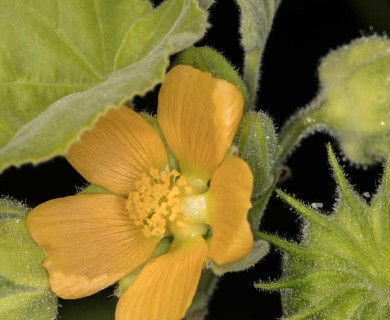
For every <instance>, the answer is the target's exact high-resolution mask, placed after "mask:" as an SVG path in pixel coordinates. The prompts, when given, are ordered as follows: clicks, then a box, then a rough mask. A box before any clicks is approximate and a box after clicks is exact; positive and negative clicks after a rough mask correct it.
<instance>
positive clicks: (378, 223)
mask: <svg viewBox="0 0 390 320" xmlns="http://www.w3.org/2000/svg"><path fill="white" fill-rule="evenodd" d="M328 156H329V162H330V164H331V167H332V170H333V174H334V177H335V180H336V183H337V188H338V197H337V199H336V205H335V206H334V207H333V212H332V213H330V214H324V213H323V212H320V211H319V210H317V209H315V208H314V207H312V206H309V205H306V204H304V203H302V202H300V201H298V200H296V199H294V198H293V197H291V196H289V195H287V194H286V193H284V192H282V191H280V190H279V191H278V194H279V196H280V197H281V198H282V199H283V200H284V201H285V202H287V203H288V204H289V205H290V206H291V207H292V208H294V210H295V211H297V212H298V213H299V214H300V215H301V216H302V217H303V221H304V225H303V232H302V236H301V241H300V244H296V243H292V242H290V241H287V240H284V239H281V238H279V237H277V236H272V235H268V234H264V233H263V234H259V235H260V237H261V238H262V239H264V240H267V241H269V242H271V243H273V244H274V245H276V246H277V247H279V248H280V249H282V250H283V251H284V252H285V254H284V258H283V276H282V279H281V280H277V281H273V282H269V283H259V284H257V285H256V287H257V288H260V289H262V290H277V291H280V292H281V295H282V301H283V311H284V314H285V319H324V320H328V319H329V320H331V319H351V320H354V319H356V320H357V319H387V318H389V317H390V300H389V299H388V292H390V276H389V273H388V270H390V206H389V204H390V196H389V195H390V157H388V160H387V163H386V168H385V173H384V175H383V178H382V182H381V185H380V187H379V188H378V192H377V194H376V195H375V196H374V197H373V200H372V201H371V203H368V202H367V200H366V199H365V198H363V197H362V196H360V195H359V194H357V193H356V192H355V191H354V190H353V188H352V186H351V184H350V183H349V182H348V180H347V179H346V177H345V174H344V173H343V170H342V169H341V167H340V165H339V164H338V161H337V160H336V157H335V155H334V153H333V151H332V149H331V148H330V147H328Z"/></svg>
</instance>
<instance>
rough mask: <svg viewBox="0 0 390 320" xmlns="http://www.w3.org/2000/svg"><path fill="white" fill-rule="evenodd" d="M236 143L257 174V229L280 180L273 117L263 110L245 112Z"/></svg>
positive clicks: (252, 220) (254, 222) (254, 213)
mask: <svg viewBox="0 0 390 320" xmlns="http://www.w3.org/2000/svg"><path fill="white" fill-rule="evenodd" d="M235 143H236V145H237V147H238V151H237V153H238V156H239V157H240V158H241V159H243V160H245V161H246V162H247V163H248V165H249V167H250V168H251V171H252V174H253V178H254V186H253V195H252V202H253V207H252V209H251V210H250V212H249V215H248V219H249V221H250V223H251V225H252V228H253V230H257V228H258V224H259V222H260V218H261V216H262V214H263V211H264V209H265V206H266V204H267V202H268V197H269V195H270V193H271V192H272V190H273V188H274V186H275V183H276V179H277V163H278V162H277V158H278V155H279V152H278V150H279V149H278V139H277V136H276V130H275V126H274V124H273V122H272V120H271V119H270V118H269V117H268V116H267V115H266V114H265V113H262V112H249V113H246V114H244V116H243V117H242V120H241V124H240V128H239V130H238V133H237V137H236V140H235Z"/></svg>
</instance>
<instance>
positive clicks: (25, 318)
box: [0, 199, 57, 320]
mask: <svg viewBox="0 0 390 320" xmlns="http://www.w3.org/2000/svg"><path fill="white" fill-rule="evenodd" d="M27 211H28V209H27V208H26V207H24V206H23V205H21V204H20V203H18V202H16V201H12V200H9V199H0V257H1V264H0V319H20V320H30V319H33V320H44V319H55V317H56V314H57V299H56V297H55V295H54V294H53V293H52V292H51V290H50V286H49V279H48V274H47V272H46V270H45V269H44V268H43V267H42V261H43V259H44V252H43V250H42V249H41V248H40V247H39V246H38V245H37V244H36V243H35V242H34V241H33V240H32V239H31V237H30V236H29V234H28V231H27V228H26V223H25V217H26V214H27Z"/></svg>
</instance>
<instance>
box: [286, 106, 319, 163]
mask: <svg viewBox="0 0 390 320" xmlns="http://www.w3.org/2000/svg"><path fill="white" fill-rule="evenodd" d="M322 103H323V101H322V100H321V99H315V100H314V101H313V102H312V103H311V104H310V105H309V106H308V107H306V108H302V109H299V110H298V111H297V112H296V113H295V114H293V116H292V117H291V118H290V119H289V120H288V121H287V122H286V123H285V124H284V125H283V127H282V130H281V131H280V136H279V144H280V146H281V155H280V158H279V162H280V163H283V162H285V161H286V159H287V158H288V156H289V155H290V154H291V153H292V152H293V150H294V149H295V147H296V146H297V145H298V144H299V142H300V141H301V140H302V139H303V138H305V137H306V136H308V135H309V134H310V133H313V132H315V131H318V130H321V129H325V128H326V127H325V124H324V122H323V121H322V108H321V105H322Z"/></svg>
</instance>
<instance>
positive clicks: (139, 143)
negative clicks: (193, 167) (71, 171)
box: [66, 106, 168, 194]
mask: <svg viewBox="0 0 390 320" xmlns="http://www.w3.org/2000/svg"><path fill="white" fill-rule="evenodd" d="M66 157H67V159H68V161H69V162H70V163H71V164H72V166H73V167H74V168H75V169H76V170H77V171H78V172H79V173H80V174H81V175H82V176H83V177H84V178H85V179H86V180H88V181H89V182H91V183H94V184H97V185H100V186H102V187H104V188H106V189H107V190H110V191H112V192H114V193H117V194H128V192H129V189H130V188H131V187H132V183H133V182H134V180H135V179H136V178H137V177H139V175H140V173H141V172H143V171H147V172H149V171H150V169H151V168H156V169H158V170H160V171H162V170H164V169H165V168H166V166H167V164H168V157H167V152H166V150H165V147H164V144H163V142H162V141H161V138H160V137H159V135H158V134H157V132H156V131H155V130H154V129H153V127H152V126H151V125H150V124H149V123H148V122H147V121H146V120H145V119H143V118H142V117H141V116H140V115H138V114H137V113H136V112H134V111H133V110H131V109H129V108H127V107H125V106H122V107H120V108H119V109H111V110H110V111H108V113H107V114H106V115H104V116H102V117H101V118H100V119H99V120H98V121H97V123H96V124H95V126H94V127H93V128H92V129H91V130H89V131H86V132H84V133H83V135H82V136H81V139H80V141H78V142H76V143H74V144H73V145H72V146H71V148H70V150H69V151H68V154H67V156H66Z"/></svg>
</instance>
